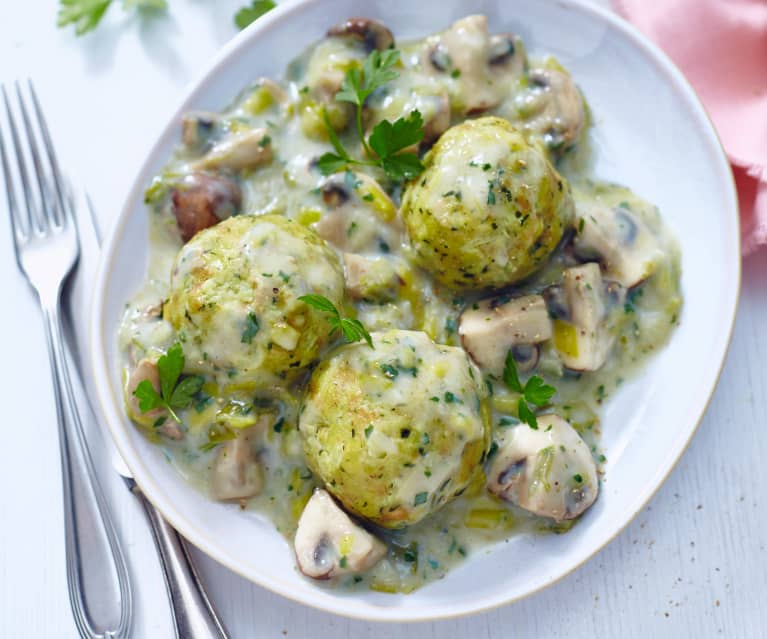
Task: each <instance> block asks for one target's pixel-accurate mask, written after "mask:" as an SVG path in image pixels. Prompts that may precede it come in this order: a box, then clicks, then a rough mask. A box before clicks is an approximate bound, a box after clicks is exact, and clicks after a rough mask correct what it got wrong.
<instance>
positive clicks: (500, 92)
mask: <svg viewBox="0 0 767 639" xmlns="http://www.w3.org/2000/svg"><path fill="white" fill-rule="evenodd" d="M525 63H526V62H525V53H524V48H523V47H522V45H521V42H520V41H519V39H518V38H516V37H515V36H512V35H509V34H500V35H495V36H492V37H491V36H490V35H489V34H488V32H487V18H486V17H485V16H483V15H472V16H467V17H465V18H463V19H461V20H458V21H457V22H455V23H453V25H451V26H450V28H449V29H447V30H445V31H443V32H442V33H440V34H438V35H435V36H432V37H431V38H428V39H427V44H426V47H425V49H424V51H423V56H422V61H421V64H422V67H423V69H424V70H425V71H426V72H428V71H429V70H431V71H432V72H433V73H436V74H443V73H444V74H449V75H450V77H451V78H452V80H451V81H450V82H449V85H448V86H449V90H450V96H451V100H452V106H453V108H454V109H455V110H456V111H458V112H460V113H462V114H464V115H479V114H480V113H483V112H485V111H487V110H488V109H491V108H493V107H494V106H496V105H498V104H499V103H500V102H501V101H502V100H503V99H504V98H505V97H506V96H507V95H508V94H509V92H510V91H511V87H512V85H513V83H514V80H515V79H516V78H517V77H518V76H521V75H522V73H523V72H524V68H525Z"/></svg>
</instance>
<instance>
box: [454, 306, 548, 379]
mask: <svg viewBox="0 0 767 639" xmlns="http://www.w3.org/2000/svg"><path fill="white" fill-rule="evenodd" d="M458 334H459V335H460V336H461V343H462V344H463V347H464V348H465V349H466V351H467V352H468V353H469V355H471V357H472V359H473V360H474V361H475V362H476V363H477V364H478V365H479V366H480V368H482V369H483V370H484V371H487V372H489V373H492V374H493V375H500V374H501V373H502V372H503V366H504V362H505V361H506V355H507V353H508V352H509V350H510V349H511V350H512V353H513V354H514V359H515V360H516V362H517V367H518V368H519V369H520V370H523V371H528V370H531V369H532V368H534V367H535V365H536V364H537V362H538V355H539V353H538V347H537V344H540V343H541V342H545V341H546V340H548V339H551V335H552V329H551V319H550V318H549V312H548V310H547V308H546V302H545V301H544V299H543V297H541V296H540V295H526V296H524V297H517V298H515V299H512V300H509V301H508V302H505V303H499V301H498V300H485V301H483V302H480V303H479V304H478V305H477V307H476V308H467V309H466V310H465V311H464V312H463V314H462V315H461V322H460V325H459V326H458ZM515 351H516V352H515Z"/></svg>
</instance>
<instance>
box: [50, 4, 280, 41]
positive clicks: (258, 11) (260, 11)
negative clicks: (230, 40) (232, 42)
mask: <svg viewBox="0 0 767 639" xmlns="http://www.w3.org/2000/svg"><path fill="white" fill-rule="evenodd" d="M113 2H114V0H59V15H58V21H57V24H58V26H60V27H66V26H68V25H70V24H71V25H73V26H74V28H75V34H76V35H78V36H81V35H83V34H85V33H88V31H93V30H94V29H95V28H96V27H97V26H98V25H99V23H100V22H101V19H102V18H103V17H104V14H105V13H106V12H107V9H109V7H110V6H111V5H112V4H113ZM276 6H277V5H276V4H275V2H274V0H252V2H251V3H250V4H249V5H247V6H244V7H242V8H241V9H240V10H239V11H238V12H237V13H236V14H235V16H234V24H235V25H237V28H238V29H244V28H245V27H247V26H248V25H249V24H250V23H251V22H254V21H255V20H257V19H258V18H260V17H261V16H262V15H264V14H265V13H267V12H268V11H271V10H272V9H274V8H275V7H276ZM167 8H168V2H167V0H123V9H125V10H126V11H128V10H130V9H138V10H140V11H147V10H149V11H152V12H157V11H161V10H165V9H167Z"/></svg>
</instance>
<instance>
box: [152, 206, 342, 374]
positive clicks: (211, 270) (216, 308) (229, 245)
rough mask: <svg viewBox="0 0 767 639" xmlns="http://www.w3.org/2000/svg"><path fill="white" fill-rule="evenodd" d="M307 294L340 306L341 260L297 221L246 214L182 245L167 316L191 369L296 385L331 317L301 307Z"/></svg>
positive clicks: (323, 342) (321, 341)
mask: <svg viewBox="0 0 767 639" xmlns="http://www.w3.org/2000/svg"><path fill="white" fill-rule="evenodd" d="M309 293H315V294H319V295H324V296H325V297H327V298H328V299H329V300H330V301H331V302H333V303H334V304H335V305H337V306H339V307H340V306H342V304H343V301H344V278H343V270H342V268H341V264H340V261H339V259H338V256H337V255H336V254H335V252H334V251H333V250H332V249H331V248H330V247H328V245H327V244H326V243H325V241H324V240H322V239H321V238H320V237H319V236H318V235H317V234H316V233H314V232H313V231H310V230H308V229H306V228H304V227H303V226H301V225H300V224H298V223H297V222H291V221H290V220H287V219H286V218H283V217H281V216H278V215H266V216H260V217H256V216H249V215H242V216H236V217H231V218H229V219H227V220H224V221H223V222H221V223H220V224H217V225H216V226H213V227H211V228H209V229H205V230H204V231H202V232H200V233H198V234H197V235H195V236H194V237H193V238H192V239H191V240H190V241H189V242H188V243H187V244H185V245H184V247H183V248H182V249H181V251H180V252H179V254H178V256H177V258H176V261H175V263H174V265H173V270H172V272H171V294H170V298H169V299H168V301H167V303H166V304H165V306H164V309H163V314H164V317H165V318H166V319H167V320H169V321H170V322H171V324H173V326H174V328H175V329H176V331H177V333H178V338H179V340H180V341H181V342H182V343H183V347H184V353H185V355H186V363H187V366H186V368H187V369H188V370H190V371H192V372H198V373H208V374H213V375H217V376H218V377H220V378H221V379H223V380H226V384H229V385H233V384H236V385H240V386H241V387H242V386H244V387H248V386H253V387H259V386H263V385H269V384H273V383H274V382H275V381H277V380H288V381H289V380H290V379H291V378H293V377H294V376H295V374H296V373H298V372H299V371H301V370H302V369H303V368H305V367H306V366H308V365H309V364H311V363H313V362H314V361H316V360H317V359H318V357H319V356H320V354H321V353H322V351H323V349H324V348H325V346H326V345H327V344H328V342H329V336H330V333H331V331H332V326H331V325H330V324H329V322H328V320H327V315H326V314H324V313H320V312H318V311H315V310H312V309H311V308H310V307H309V306H307V305H306V304H305V303H303V302H301V301H300V300H299V299H298V298H299V297H301V296H302V295H306V294H309Z"/></svg>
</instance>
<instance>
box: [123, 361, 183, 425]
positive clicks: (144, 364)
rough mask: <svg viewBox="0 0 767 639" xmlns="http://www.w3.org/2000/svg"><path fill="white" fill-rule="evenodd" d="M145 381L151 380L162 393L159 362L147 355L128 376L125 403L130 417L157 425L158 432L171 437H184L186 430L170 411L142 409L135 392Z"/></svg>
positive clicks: (157, 390)
mask: <svg viewBox="0 0 767 639" xmlns="http://www.w3.org/2000/svg"><path fill="white" fill-rule="evenodd" d="M143 381H147V382H149V383H150V384H151V385H152V388H154V390H155V392H157V393H160V372H159V371H158V370H157V363H156V362H155V361H154V360H152V359H149V358H146V357H145V358H144V359H142V360H141V361H140V362H139V363H138V364H137V365H136V367H135V368H134V369H133V371H132V372H131V374H130V376H129V377H128V383H127V384H126V385H125V403H126V404H127V406H128V417H130V418H131V419H132V420H133V421H134V422H136V423H137V424H141V425H142V426H151V427H155V428H156V430H157V432H159V433H161V434H162V435H165V436H166V437H169V438H170V439H182V438H183V437H184V432H183V431H182V430H181V429H180V428H179V425H178V424H177V423H176V422H175V421H174V420H173V419H171V418H170V417H169V415H168V411H166V410H165V409H164V408H153V409H151V410H148V411H146V412H143V411H142V410H141V406H140V402H139V399H138V397H136V396H135V395H134V394H133V393H134V392H135V390H136V388H138V385H139V384H140V383H141V382H143Z"/></svg>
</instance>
